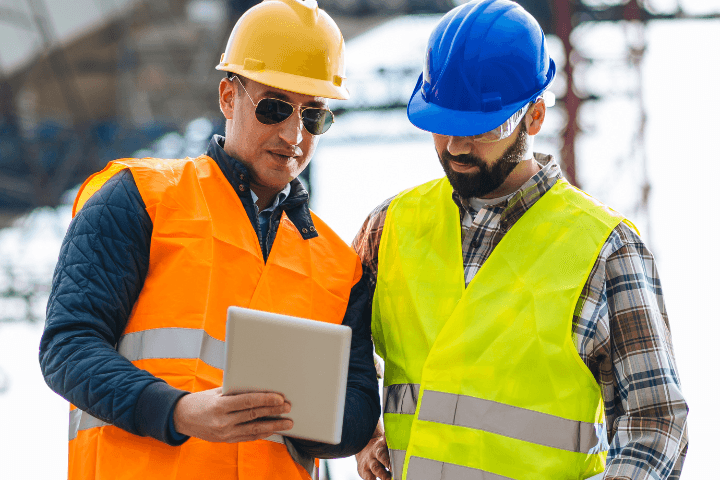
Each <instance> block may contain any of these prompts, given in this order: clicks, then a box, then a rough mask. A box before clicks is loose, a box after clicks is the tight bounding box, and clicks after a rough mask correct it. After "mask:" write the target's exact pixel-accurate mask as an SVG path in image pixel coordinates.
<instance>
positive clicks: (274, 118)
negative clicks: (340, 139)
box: [232, 76, 335, 135]
mask: <svg viewBox="0 0 720 480" xmlns="http://www.w3.org/2000/svg"><path fill="white" fill-rule="evenodd" d="M236 78H237V77H236V76H233V77H232V79H233V80H234V79H236ZM238 83H239V84H240V86H241V87H242V89H243V91H244V92H245V95H247V96H248V98H249V99H250V101H251V102H252V104H253V105H255V118H257V119H258V122H260V123H262V124H264V125H275V124H277V123H282V122H284V121H285V120H287V119H288V118H290V117H291V116H292V114H293V113H295V107H297V108H299V109H300V118H301V119H302V124H303V126H304V127H305V130H307V131H308V132H310V133H311V134H312V135H321V134H323V133H325V132H327V131H328V129H329V128H330V125H332V124H333V122H334V121H335V117H334V116H333V113H332V112H331V111H330V110H328V109H325V108H317V107H304V106H302V105H295V104H293V103H290V102H286V101H285V100H280V99H279V98H270V97H267V98H263V99H262V100H260V101H259V102H258V103H255V101H254V100H253V99H252V97H251V96H250V94H249V93H248V92H247V90H245V86H244V85H243V84H242V82H241V81H240V79H239V78H238Z"/></svg>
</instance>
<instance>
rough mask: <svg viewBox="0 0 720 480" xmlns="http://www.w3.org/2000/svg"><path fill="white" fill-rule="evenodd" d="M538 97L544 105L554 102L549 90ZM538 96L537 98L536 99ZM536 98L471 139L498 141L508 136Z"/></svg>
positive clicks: (488, 141)
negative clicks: (500, 122) (499, 123)
mask: <svg viewBox="0 0 720 480" xmlns="http://www.w3.org/2000/svg"><path fill="white" fill-rule="evenodd" d="M540 98H542V99H543V101H544V102H545V106H546V107H552V106H553V105H554V104H555V95H554V94H553V93H551V92H547V91H546V92H544V93H543V95H542V96H541V97H540ZM540 98H538V100H539V99H540ZM538 100H535V101H534V102H530V103H528V104H526V105H525V106H524V107H522V108H521V109H520V110H518V111H517V112H515V113H514V114H513V115H512V116H511V117H510V118H508V119H507V120H505V123H503V124H502V125H500V126H499V127H496V128H493V129H492V130H490V131H489V132H485V133H481V134H480V135H473V136H472V137H470V138H472V139H473V141H475V142H480V143H492V142H499V141H500V140H503V139H505V138H508V137H509V136H510V135H511V134H512V132H514V131H515V129H516V128H517V127H518V125H520V122H521V121H522V119H523V118H524V117H525V114H526V113H527V112H528V110H529V109H530V107H531V106H532V105H533V104H534V103H535V102H537V101H538Z"/></svg>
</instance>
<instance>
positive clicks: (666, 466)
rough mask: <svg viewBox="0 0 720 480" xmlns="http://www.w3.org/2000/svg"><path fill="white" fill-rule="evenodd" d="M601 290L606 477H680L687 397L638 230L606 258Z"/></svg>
mask: <svg viewBox="0 0 720 480" xmlns="http://www.w3.org/2000/svg"><path fill="white" fill-rule="evenodd" d="M606 292H607V306H608V308H607V316H608V330H609V331H610V332H612V341H611V342H608V345H609V349H610V350H609V353H610V355H609V358H610V359H612V361H611V369H612V388H608V387H610V385H607V386H606V388H605V389H604V390H605V391H606V394H607V396H608V398H606V408H607V416H608V425H610V426H611V427H612V429H613V430H612V433H613V436H612V440H611V443H610V450H609V452H608V461H607V466H606V470H605V477H604V478H606V479H633V480H636V479H653V480H656V479H663V480H664V479H667V478H678V477H679V474H680V470H681V469H682V464H683V460H684V452H686V451H687V445H688V438H687V414H688V405H687V402H686V400H685V398H684V396H683V393H682V391H681V388H680V380H679V378H678V372H677V364H676V361H675V357H674V354H673V349H672V343H671V342H672V340H671V335H670V329H669V321H668V317H667V313H666V311H665V305H664V298H663V294H662V287H661V284H660V279H659V276H658V274H657V269H656V268H655V262H654V259H653V257H652V254H651V253H650V252H649V251H648V250H647V248H646V247H645V246H644V244H643V243H642V242H641V241H640V240H639V238H637V237H634V240H632V241H630V242H628V243H627V244H626V245H624V246H623V247H622V248H620V249H618V250H617V251H616V252H615V253H613V254H612V255H610V257H609V258H608V262H607V281H606Z"/></svg>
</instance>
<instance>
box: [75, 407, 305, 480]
mask: <svg viewBox="0 0 720 480" xmlns="http://www.w3.org/2000/svg"><path fill="white" fill-rule="evenodd" d="M108 425H110V424H109V423H107V422H103V421H102V420H100V419H98V418H95V417H93V416H92V415H90V414H89V413H86V412H84V411H82V410H80V409H79V408H76V409H75V410H71V411H70V428H69V430H68V441H71V440H74V439H75V438H76V437H77V435H78V432H79V431H81V430H88V429H90V428H97V427H105V426H108ZM263 440H267V441H269V442H275V443H280V444H282V445H285V447H286V448H287V450H288V453H290V457H292V459H293V460H295V462H297V463H298V464H299V465H300V466H302V467H303V468H304V469H305V470H306V471H307V472H308V474H309V475H310V477H311V478H316V477H317V472H316V471H315V470H316V469H315V459H314V458H312V457H306V456H304V455H302V454H301V453H300V452H298V451H297V450H296V449H295V447H294V445H292V444H291V443H289V442H285V437H283V436H282V435H278V434H274V435H270V436H269V437H267V438H263Z"/></svg>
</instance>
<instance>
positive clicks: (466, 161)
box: [441, 150, 480, 165]
mask: <svg viewBox="0 0 720 480" xmlns="http://www.w3.org/2000/svg"><path fill="white" fill-rule="evenodd" d="M441 156H442V159H443V160H444V161H445V162H450V161H453V162H455V163H462V164H463V165H480V159H479V158H477V157H476V156H475V155H470V154H469V153H463V154H462V155H451V154H450V152H448V151H447V150H444V151H443V152H442V155H441Z"/></svg>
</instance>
